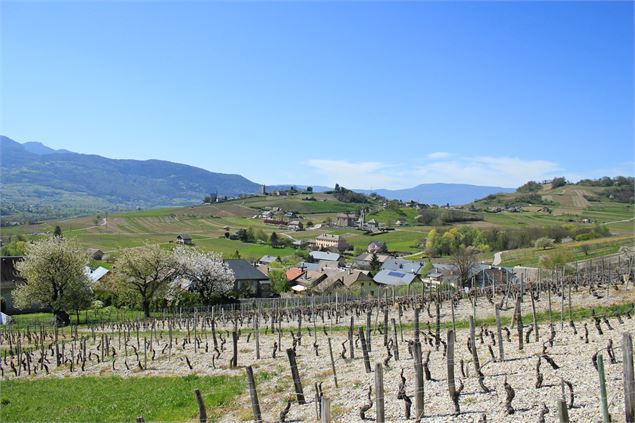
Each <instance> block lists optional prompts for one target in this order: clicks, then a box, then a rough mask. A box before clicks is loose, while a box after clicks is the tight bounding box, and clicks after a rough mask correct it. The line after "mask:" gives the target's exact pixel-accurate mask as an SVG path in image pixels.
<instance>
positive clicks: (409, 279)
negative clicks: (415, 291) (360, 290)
mask: <svg viewBox="0 0 635 423" xmlns="http://www.w3.org/2000/svg"><path fill="white" fill-rule="evenodd" d="M373 280H374V281H375V282H377V283H378V284H380V285H386V286H401V285H410V284H411V283H413V282H415V281H421V279H420V278H419V276H418V275H417V274H415V273H409V272H402V271H397V270H380V271H379V272H378V273H377V274H376V275H375V277H374V278H373Z"/></svg>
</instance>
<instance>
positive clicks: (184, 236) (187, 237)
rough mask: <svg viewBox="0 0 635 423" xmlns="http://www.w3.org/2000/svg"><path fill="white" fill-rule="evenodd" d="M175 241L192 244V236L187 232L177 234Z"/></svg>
mask: <svg viewBox="0 0 635 423" xmlns="http://www.w3.org/2000/svg"><path fill="white" fill-rule="evenodd" d="M176 243H177V244H187V245H191V244H192V236H190V235H189V234H178V235H177V236H176Z"/></svg>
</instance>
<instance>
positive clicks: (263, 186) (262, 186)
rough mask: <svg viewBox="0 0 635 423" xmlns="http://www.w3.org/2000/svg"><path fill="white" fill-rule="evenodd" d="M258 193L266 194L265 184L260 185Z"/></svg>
mask: <svg viewBox="0 0 635 423" xmlns="http://www.w3.org/2000/svg"><path fill="white" fill-rule="evenodd" d="M260 194H261V195H267V186H266V185H264V184H263V185H260Z"/></svg>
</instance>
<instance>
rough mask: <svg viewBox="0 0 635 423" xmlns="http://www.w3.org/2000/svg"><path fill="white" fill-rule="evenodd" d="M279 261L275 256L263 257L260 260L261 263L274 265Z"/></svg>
mask: <svg viewBox="0 0 635 423" xmlns="http://www.w3.org/2000/svg"><path fill="white" fill-rule="evenodd" d="M276 260H278V257H274V256H262V257H261V258H260V260H259V261H260V262H261V263H273V262H274V261H276Z"/></svg>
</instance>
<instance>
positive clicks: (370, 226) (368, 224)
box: [366, 219, 379, 229]
mask: <svg viewBox="0 0 635 423" xmlns="http://www.w3.org/2000/svg"><path fill="white" fill-rule="evenodd" d="M366 227H367V228H368V229H377V228H378V227H379V223H377V221H376V220H375V219H370V220H369V221H368V222H366Z"/></svg>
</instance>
